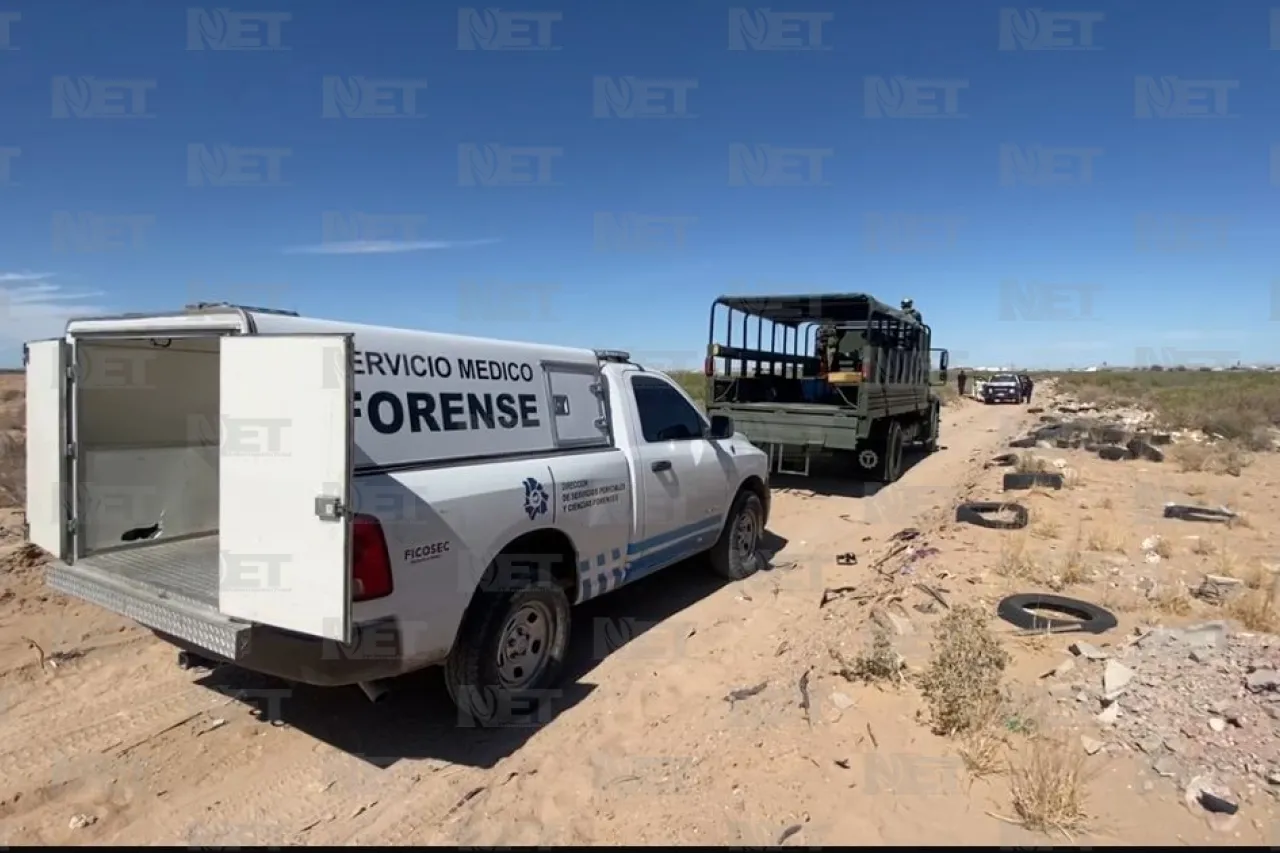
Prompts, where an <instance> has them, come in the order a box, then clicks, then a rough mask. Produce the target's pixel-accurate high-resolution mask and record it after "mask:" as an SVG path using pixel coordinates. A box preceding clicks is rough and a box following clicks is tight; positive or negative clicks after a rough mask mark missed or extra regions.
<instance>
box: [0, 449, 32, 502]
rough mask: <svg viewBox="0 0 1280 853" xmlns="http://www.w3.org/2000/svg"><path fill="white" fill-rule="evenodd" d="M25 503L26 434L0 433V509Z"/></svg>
mask: <svg viewBox="0 0 1280 853" xmlns="http://www.w3.org/2000/svg"><path fill="white" fill-rule="evenodd" d="M26 501H27V436H26V433H23V432H6V433H0V508H8V507H16V506H22V505H23V504H25V503H26Z"/></svg>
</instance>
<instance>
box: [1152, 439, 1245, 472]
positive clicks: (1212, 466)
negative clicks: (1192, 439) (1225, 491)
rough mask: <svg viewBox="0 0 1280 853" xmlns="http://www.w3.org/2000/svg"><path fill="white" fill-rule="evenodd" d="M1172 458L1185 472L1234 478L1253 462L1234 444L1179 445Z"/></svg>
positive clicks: (1173, 451)
mask: <svg viewBox="0 0 1280 853" xmlns="http://www.w3.org/2000/svg"><path fill="white" fill-rule="evenodd" d="M1170 456H1172V458H1173V461H1174V462H1175V463H1177V465H1178V467H1179V468H1180V469H1181V470H1183V471H1204V472H1206V473H1209V474H1230V475H1231V476H1233V477H1239V476H1240V472H1241V471H1243V470H1244V469H1245V467H1246V466H1247V465H1248V464H1249V463H1250V462H1251V461H1252V460H1251V459H1250V457H1249V454H1248V453H1246V452H1245V451H1244V450H1243V449H1242V448H1241V447H1240V446H1238V445H1236V444H1234V443H1232V442H1213V443H1206V444H1190V443H1188V444H1178V445H1175V446H1174V447H1173V450H1172V452H1171V453H1170Z"/></svg>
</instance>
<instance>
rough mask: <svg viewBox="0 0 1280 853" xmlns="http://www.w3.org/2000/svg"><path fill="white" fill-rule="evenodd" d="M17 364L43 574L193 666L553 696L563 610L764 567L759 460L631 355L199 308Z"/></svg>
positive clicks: (496, 701)
mask: <svg viewBox="0 0 1280 853" xmlns="http://www.w3.org/2000/svg"><path fill="white" fill-rule="evenodd" d="M24 361H25V362H26V370H27V389H28V391H27V394H28V396H27V436H28V458H27V507H26V510H27V520H26V524H27V536H28V539H29V540H30V541H31V542H32V543H34V544H35V545H38V546H39V547H41V548H43V549H44V550H46V551H49V552H51V553H52V554H53V556H54V557H55V561H54V562H53V564H52V566H51V568H50V570H49V572H48V575H47V583H48V584H49V585H50V586H51V587H53V588H54V589H56V590H59V591H61V592H63V593H65V594H67V595H71V596H74V597H77V598H80V599H83V600H85V601H89V602H92V603H95V604H97V605H100V606H102V607H105V608H108V609H110V610H113V611H115V612H117V613H119V614H122V615H124V616H126V617H128V618H130V619H133V620H135V621H137V622H139V623H141V624H143V625H145V626H146V627H148V628H150V629H152V630H153V631H154V632H156V633H157V634H158V635H159V636H161V637H162V638H163V639H165V640H167V641H169V642H171V643H173V644H174V645H176V646H177V647H179V648H180V649H181V650H183V654H184V656H185V657H186V658H187V659H188V660H190V659H192V658H193V657H194V658H195V659H197V660H199V659H207V660H211V661H214V662H218V663H228V662H229V663H234V664H236V665H238V666H241V667H244V668H246V669H249V670H254V671H258V672H263V673H268V674H271V675H275V676H279V677H282V678H285V679H289V680H293V681H297V682H303V683H308V684H315V685H349V684H359V685H361V686H362V687H363V688H364V689H365V690H366V693H368V694H369V695H370V697H371V698H375V697H377V696H380V695H382V694H383V693H384V692H385V682H384V679H387V678H389V677H392V676H396V675H400V674H403V673H406V672H410V671H412V670H416V669H420V668H423V667H427V666H432V665H440V664H442V665H444V669H445V676H446V678H445V681H446V684H447V685H448V689H449V692H450V694H451V696H452V697H453V699H454V701H455V703H456V704H457V705H458V707H459V709H460V711H461V712H463V714H464V715H465V717H466V718H467V719H469V720H472V721H474V722H475V723H477V724H480V725H485V724H494V723H497V722H501V721H502V720H504V719H506V718H509V717H510V716H512V715H513V714H517V713H519V711H520V709H522V708H527V707H528V706H529V703H530V702H531V701H536V700H538V699H539V698H540V697H541V698H554V695H553V694H554V690H555V688H554V684H555V680H556V676H557V671H558V670H559V668H560V665H561V664H562V663H563V661H564V657H565V652H566V648H567V644H568V638H569V630H570V606H571V605H574V604H580V603H582V602H585V601H588V600H590V599H593V598H597V597H599V596H601V595H604V594H606V593H609V592H612V591H614V590H616V589H618V588H620V587H622V586H625V585H627V584H630V583H633V582H635V581H636V580H639V579H640V578H643V577H645V576H647V575H649V574H651V573H653V572H656V571H658V570H660V569H663V568H665V567H667V566H670V565H672V564H674V563H677V562H680V561H682V560H685V559H687V558H689V557H693V556H695V555H699V554H704V553H705V554H707V555H708V556H709V563H710V565H711V566H712V567H713V568H714V569H715V570H716V571H717V572H719V573H720V574H721V575H723V576H726V577H728V578H731V579H739V578H743V577H746V576H748V575H750V574H752V573H753V572H754V571H756V570H757V568H759V567H760V565H761V563H762V559H763V558H762V556H761V554H760V552H759V550H758V549H759V545H760V541H761V534H762V533H763V531H764V526H765V522H766V520H767V518H768V512H769V491H768V486H767V476H768V475H767V469H768V465H767V460H766V458H765V454H764V453H763V452H761V451H760V450H758V449H757V448H755V447H754V446H752V445H751V444H750V443H749V442H748V441H747V440H746V439H745V438H743V437H741V436H739V435H736V434H735V431H734V428H733V422H732V420H731V419H730V418H727V417H715V418H711V419H710V420H709V421H708V420H707V419H706V418H705V417H704V416H703V415H702V413H701V412H700V411H699V409H698V408H697V407H696V406H695V405H694V403H693V402H692V400H690V399H689V397H688V396H687V395H686V394H685V393H684V391H683V390H681V388H680V387H679V386H678V385H677V384H675V383H674V382H672V381H671V380H670V379H669V378H667V377H666V376H665V375H663V374H661V373H657V372H653V371H649V370H645V369H644V368H643V367H641V366H639V365H636V364H634V363H632V362H631V361H630V359H629V358H628V356H627V355H626V354H625V353H617V352H604V351H592V350H585V349H570V348H565V347H555V346H540V345H533V344H524V343H515V342H511V341H499V340H485V339H480V338H471V337H461V336H455V335H447V334H435V333H429V332H418V331H407V330H401V329H390V328H382V327H375V326H359V325H352V324H348V323H342V322H334V321H327V320H318V319H308V318H303V317H300V316H298V315H296V314H294V313H292V312H283V311H272V310H267V309H259V308H247V307H242V306H233V305H228V304H200V305H195V306H188V307H187V308H186V309H183V310H181V311H176V312H173V313H170V314H165V315H124V316H114V317H103V318H87V319H79V320H74V321H72V322H71V323H69V324H68V327H67V332H66V334H65V335H64V336H63V337H62V338H59V339H55V340H49V341H39V342H33V343H30V344H28V345H27V346H26V347H25V349H24Z"/></svg>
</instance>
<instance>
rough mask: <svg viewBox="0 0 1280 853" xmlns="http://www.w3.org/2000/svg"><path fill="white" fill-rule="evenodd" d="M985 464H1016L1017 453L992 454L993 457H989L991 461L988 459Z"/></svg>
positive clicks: (1002, 465)
mask: <svg viewBox="0 0 1280 853" xmlns="http://www.w3.org/2000/svg"><path fill="white" fill-rule="evenodd" d="M987 464H988V465H996V466H1000V467H1004V466H1006V465H1017V464H1018V454H1016V453H1001V454H1000V455H999V456H993V457H991V461H990V462H988V463H987Z"/></svg>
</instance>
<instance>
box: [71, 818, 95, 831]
mask: <svg viewBox="0 0 1280 853" xmlns="http://www.w3.org/2000/svg"><path fill="white" fill-rule="evenodd" d="M97 822H98V818H97V816H96V815H91V814H77V815H72V816H71V821H70V822H69V823H68V825H67V828H68V829H84V828H85V827H86V826H93V825H94V824H95V823H97Z"/></svg>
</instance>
